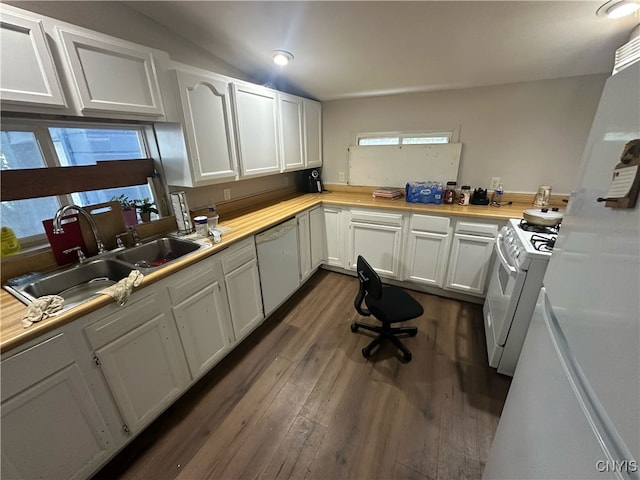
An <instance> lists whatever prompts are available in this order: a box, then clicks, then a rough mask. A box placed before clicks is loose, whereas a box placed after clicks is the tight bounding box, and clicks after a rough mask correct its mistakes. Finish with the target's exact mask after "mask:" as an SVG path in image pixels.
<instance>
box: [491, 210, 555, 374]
mask: <svg viewBox="0 0 640 480" xmlns="http://www.w3.org/2000/svg"><path fill="white" fill-rule="evenodd" d="M557 236H558V228H557V227H553V228H549V227H539V226H535V225H531V224H528V223H527V222H525V221H524V220H521V219H511V220H509V222H508V223H507V225H506V226H504V227H503V228H502V230H501V231H500V233H499V234H498V238H496V243H495V247H494V249H495V252H496V260H495V263H494V265H493V268H492V270H491V276H490V280H489V287H488V290H487V297H486V299H485V302H484V308H483V312H484V326H485V335H486V340H487V355H488V357H489V365H490V366H492V367H494V368H497V369H498V372H500V373H503V374H505V375H510V376H513V372H514V371H515V368H516V364H517V363H518V358H519V357H520V350H522V343H523V342H524V337H525V335H526V333H527V329H528V328H529V322H530V321H531V316H532V314H533V310H534V308H535V304H536V300H537V298H538V294H539V293H540V288H542V279H543V277H544V273H545V270H546V269H547V262H548V261H549V257H550V256H551V252H552V250H553V246H554V245H555V240H556V237H557Z"/></svg>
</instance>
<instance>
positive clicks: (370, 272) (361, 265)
mask: <svg viewBox="0 0 640 480" xmlns="http://www.w3.org/2000/svg"><path fill="white" fill-rule="evenodd" d="M357 267H358V277H359V278H360V283H361V284H362V283H363V281H364V283H365V286H364V287H365V290H366V292H367V295H371V296H372V297H373V298H375V299H376V300H378V299H379V298H380V297H381V295H382V281H381V280H380V277H379V276H378V274H377V273H376V271H375V270H374V269H373V268H371V265H369V262H367V261H366V260H365V259H364V257H363V256H362V255H358V263H357Z"/></svg>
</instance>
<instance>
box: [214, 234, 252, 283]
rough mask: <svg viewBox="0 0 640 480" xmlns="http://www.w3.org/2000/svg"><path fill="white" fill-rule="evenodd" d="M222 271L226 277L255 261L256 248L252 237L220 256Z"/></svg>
mask: <svg viewBox="0 0 640 480" xmlns="http://www.w3.org/2000/svg"><path fill="white" fill-rule="evenodd" d="M221 255H222V271H223V272H224V274H225V275H226V274H227V273H230V272H233V271H234V270H235V269H236V268H238V267H241V266H242V265H244V264H245V263H247V262H250V261H251V260H255V259H256V247H255V244H254V241H253V237H251V238H248V239H246V240H244V241H242V242H241V243H239V244H238V245H234V246H233V247H230V248H229V249H228V250H227V251H225V252H223V253H222V254H221Z"/></svg>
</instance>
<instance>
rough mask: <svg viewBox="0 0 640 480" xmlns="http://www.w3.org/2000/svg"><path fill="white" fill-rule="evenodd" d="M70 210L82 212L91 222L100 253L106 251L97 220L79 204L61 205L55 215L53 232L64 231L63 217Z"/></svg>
mask: <svg viewBox="0 0 640 480" xmlns="http://www.w3.org/2000/svg"><path fill="white" fill-rule="evenodd" d="M69 210H75V211H77V212H78V213H81V214H82V216H83V217H84V218H86V219H87V222H89V226H90V227H91V231H92V232H93V238H95V240H96V246H97V247H98V254H101V253H105V252H106V250H105V248H104V244H103V243H102V240H100V236H99V235H98V227H96V222H94V221H93V218H92V217H91V214H90V213H89V212H87V211H86V210H85V209H84V208H82V207H79V206H78V205H65V206H64V207H61V208H59V209H58V211H57V212H56V215H55V217H54V218H53V233H55V234H60V233H64V228H62V217H64V215H65V213H67V211H69Z"/></svg>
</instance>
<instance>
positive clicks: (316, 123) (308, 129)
mask: <svg viewBox="0 0 640 480" xmlns="http://www.w3.org/2000/svg"><path fill="white" fill-rule="evenodd" d="M303 111H304V149H305V168H312V167H321V166H322V105H321V104H320V102H314V101H313V100H307V99H306V98H305V99H304V101H303Z"/></svg>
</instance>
